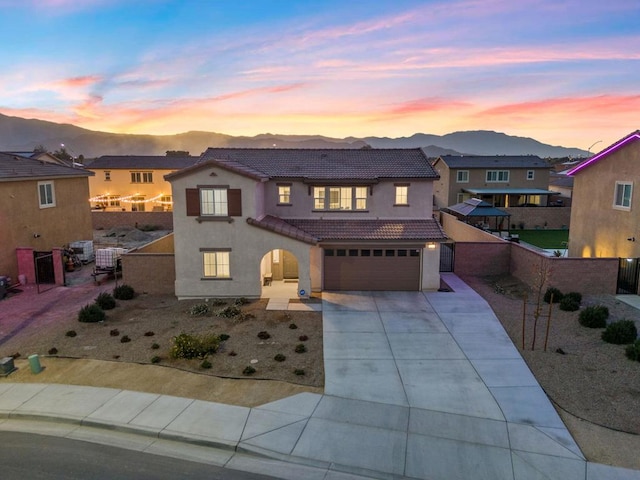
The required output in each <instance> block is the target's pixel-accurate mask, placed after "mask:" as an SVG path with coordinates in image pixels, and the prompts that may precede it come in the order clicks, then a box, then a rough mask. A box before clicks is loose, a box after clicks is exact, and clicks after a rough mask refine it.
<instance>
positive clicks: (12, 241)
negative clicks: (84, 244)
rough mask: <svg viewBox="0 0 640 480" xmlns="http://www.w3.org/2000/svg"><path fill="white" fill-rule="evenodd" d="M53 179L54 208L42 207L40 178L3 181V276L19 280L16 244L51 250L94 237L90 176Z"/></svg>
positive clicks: (0, 269)
mask: <svg viewBox="0 0 640 480" xmlns="http://www.w3.org/2000/svg"><path fill="white" fill-rule="evenodd" d="M44 180H46V181H51V180H47V179H44ZM52 181H53V184H54V191H55V203H56V206H55V207H51V208H40V206H39V197H38V181H37V180H29V181H18V182H0V275H8V276H10V277H12V278H13V280H17V276H18V265H17V259H16V253H15V249H16V248H17V247H29V248H33V249H34V250H36V251H49V250H51V249H52V248H54V247H62V246H63V245H66V244H68V243H70V242H73V241H77V240H90V239H92V238H93V230H92V226H91V211H90V208H89V203H88V202H87V199H88V198H89V184H88V181H87V178H86V177H80V178H56V179H53V180H52ZM35 234H37V235H39V236H38V237H37V238H35V237H34V235H35Z"/></svg>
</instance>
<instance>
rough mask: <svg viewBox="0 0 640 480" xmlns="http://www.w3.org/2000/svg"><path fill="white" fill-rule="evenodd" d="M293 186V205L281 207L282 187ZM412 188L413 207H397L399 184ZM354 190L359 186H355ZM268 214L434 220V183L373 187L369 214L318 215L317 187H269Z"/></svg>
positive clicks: (272, 184) (275, 184)
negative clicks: (314, 192) (396, 188)
mask: <svg viewBox="0 0 640 480" xmlns="http://www.w3.org/2000/svg"><path fill="white" fill-rule="evenodd" d="M281 183H291V205H278V204H277V203H278V184H281ZM396 183H402V184H409V190H408V194H409V206H398V207H394V203H395V195H396V191H395V184H396ZM352 186H358V185H357V182H354V183H353V185H352ZM264 188H265V195H264V198H265V202H266V204H267V206H266V208H265V211H266V213H269V214H271V215H275V216H277V217H281V218H320V217H323V218H350V219H351V218H353V219H356V218H371V217H372V216H373V217H379V218H403V219H404V218H406V219H409V218H431V215H432V210H433V201H432V196H433V180H416V179H411V180H407V181H404V180H393V181H388V182H386V181H385V182H381V183H379V184H375V185H372V186H371V187H370V190H369V196H368V197H367V209H366V211H356V210H353V211H326V210H323V211H314V209H313V207H314V201H313V200H314V199H313V186H310V185H306V184H304V183H302V182H276V181H271V182H267V183H266V184H265V187H264Z"/></svg>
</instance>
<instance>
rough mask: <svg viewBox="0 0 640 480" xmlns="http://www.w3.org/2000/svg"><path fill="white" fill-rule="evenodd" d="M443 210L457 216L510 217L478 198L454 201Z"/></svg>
mask: <svg viewBox="0 0 640 480" xmlns="http://www.w3.org/2000/svg"><path fill="white" fill-rule="evenodd" d="M443 210H449V211H451V213H454V214H456V216H458V217H510V216H511V215H510V214H509V213H507V212H505V211H504V210H500V209H499V208H496V207H493V206H491V205H490V204H488V203H487V202H484V201H482V200H480V199H479V198H470V199H468V200H465V201H464V202H462V203H456V204H455V205H451V206H450V207H446V208H445V209H443Z"/></svg>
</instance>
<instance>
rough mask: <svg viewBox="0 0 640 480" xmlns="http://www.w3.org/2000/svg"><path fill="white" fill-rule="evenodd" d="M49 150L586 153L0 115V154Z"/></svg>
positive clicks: (529, 143) (475, 136) (507, 138)
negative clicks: (107, 127) (91, 126)
mask: <svg viewBox="0 0 640 480" xmlns="http://www.w3.org/2000/svg"><path fill="white" fill-rule="evenodd" d="M41 145H42V146H44V147H46V148H47V150H49V151H51V152H53V151H55V150H59V149H60V146H61V145H65V148H66V150H67V151H68V152H69V153H70V154H71V155H73V156H75V157H78V156H80V155H83V156H84V157H85V158H95V157H99V156H101V155H164V154H165V153H166V152H167V151H169V150H179V151H188V152H190V153H191V155H200V153H202V152H203V151H205V150H206V149H207V148H208V147H246V148H248V147H253V148H366V147H368V146H370V147H373V148H423V149H424V151H425V153H426V154H427V155H428V156H429V157H438V156H441V155H462V154H466V155H538V156H540V157H543V158H561V157H585V156H587V155H588V152H587V151H586V150H581V149H578V148H567V147H561V146H553V145H547V144H544V143H541V142H538V141H537V140H534V139H532V138H527V137H516V136H511V135H506V134H504V133H499V132H493V131H488V130H479V131H466V132H455V133H449V134H446V135H431V134H426V133H416V134H415V135H412V136H410V137H400V138H389V137H364V138H356V137H347V138H331V137H325V136H322V135H280V134H270V133H266V134H261V135H256V136H253V137H245V136H231V135H224V134H221V133H213V132H199V131H192V132H186V133H180V134H176V135H132V134H123V133H108V132H99V131H93V130H87V129H84V128H81V127H77V126H75V125H70V124H60V123H54V122H48V121H44V120H37V119H25V118H19V117H11V116H7V115H2V114H0V151H5V152H7V151H8V152H26V151H32V150H34V149H35V148H36V147H37V146H41Z"/></svg>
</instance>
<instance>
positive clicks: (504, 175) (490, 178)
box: [486, 170, 509, 183]
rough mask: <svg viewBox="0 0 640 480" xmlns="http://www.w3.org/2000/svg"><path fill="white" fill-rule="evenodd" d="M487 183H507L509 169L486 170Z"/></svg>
mask: <svg viewBox="0 0 640 480" xmlns="http://www.w3.org/2000/svg"><path fill="white" fill-rule="evenodd" d="M486 181H487V183H509V170H487V175H486Z"/></svg>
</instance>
